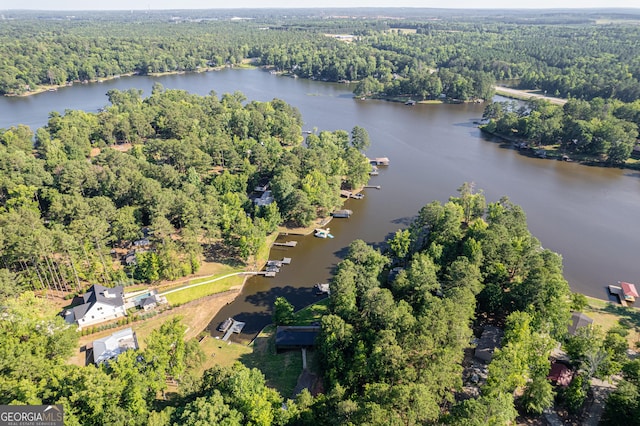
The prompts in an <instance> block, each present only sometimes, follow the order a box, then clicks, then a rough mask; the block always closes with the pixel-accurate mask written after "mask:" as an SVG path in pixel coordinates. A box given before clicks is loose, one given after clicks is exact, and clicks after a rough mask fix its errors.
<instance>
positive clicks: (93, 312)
mask: <svg viewBox="0 0 640 426" xmlns="http://www.w3.org/2000/svg"><path fill="white" fill-rule="evenodd" d="M125 315H127V310H126V309H125V306H124V287H122V286H118V287H113V288H108V287H104V286H101V285H99V284H94V285H92V286H91V288H89V291H87V292H86V293H85V294H84V295H82V298H81V300H80V304H78V305H76V306H73V307H72V308H69V309H67V310H66V311H65V312H64V318H65V320H66V321H67V322H68V323H69V324H73V323H77V324H78V327H79V328H82V327H87V326H89V325H94V324H99V323H101V322H105V321H108V320H112V319H116V318H119V317H123V316H125Z"/></svg>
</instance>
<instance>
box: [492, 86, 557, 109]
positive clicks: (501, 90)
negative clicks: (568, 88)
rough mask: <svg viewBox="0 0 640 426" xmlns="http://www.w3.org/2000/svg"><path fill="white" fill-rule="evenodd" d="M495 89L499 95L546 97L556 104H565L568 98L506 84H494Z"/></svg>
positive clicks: (519, 97)
mask: <svg viewBox="0 0 640 426" xmlns="http://www.w3.org/2000/svg"><path fill="white" fill-rule="evenodd" d="M494 89H496V93H497V94H498V95H502V96H507V97H509V95H512V96H513V97H515V98H516V99H527V98H537V99H546V100H548V101H549V102H551V103H552V104H556V105H564V104H566V103H567V100H566V99H562V98H554V97H552V96H545V95H541V94H539V93H534V92H532V91H529V90H518V89H512V88H510V87H504V86H494Z"/></svg>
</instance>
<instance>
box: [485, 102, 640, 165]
mask: <svg viewBox="0 0 640 426" xmlns="http://www.w3.org/2000/svg"><path fill="white" fill-rule="evenodd" d="M483 118H484V119H485V120H488V123H487V124H485V125H483V126H482V127H481V128H482V129H483V130H484V131H487V132H489V133H492V134H498V135H501V136H505V137H507V138H508V139H509V140H512V141H515V142H517V143H518V144H519V145H520V146H521V147H529V148H536V147H540V146H548V145H552V146H555V147H557V152H559V153H561V155H564V156H565V158H566V159H570V156H575V157H576V158H585V159H588V160H589V161H597V162H602V163H604V164H609V165H620V164H622V163H624V162H625V161H626V160H627V159H628V158H629V157H630V156H631V154H632V152H633V149H634V147H635V146H636V144H637V139H638V126H640V100H636V101H634V102H633V103H623V102H621V101H618V100H608V101H605V100H604V99H602V98H595V99H592V100H591V101H585V100H579V99H570V100H569V101H568V102H567V103H566V104H564V105H563V106H559V105H552V104H550V103H549V102H547V101H544V100H533V101H529V102H526V103H525V105H522V104H518V103H516V102H494V103H491V104H490V105H488V106H487V107H486V108H485V112H484V115H483ZM544 155H546V152H544Z"/></svg>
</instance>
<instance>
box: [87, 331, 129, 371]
mask: <svg viewBox="0 0 640 426" xmlns="http://www.w3.org/2000/svg"><path fill="white" fill-rule="evenodd" d="M129 349H138V339H137V338H136V333H134V332H133V330H132V329H131V328H125V329H124V330H120V331H117V332H115V333H113V334H112V335H110V336H107V337H103V338H102V339H98V340H94V341H93V362H95V363H96V364H100V363H101V362H104V361H106V360H109V359H112V358H116V357H117V356H118V355H120V354H121V353H122V352H124V351H127V350H129Z"/></svg>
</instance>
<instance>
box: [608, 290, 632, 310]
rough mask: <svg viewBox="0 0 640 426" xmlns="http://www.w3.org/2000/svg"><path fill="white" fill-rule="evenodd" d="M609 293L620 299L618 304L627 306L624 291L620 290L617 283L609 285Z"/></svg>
mask: <svg viewBox="0 0 640 426" xmlns="http://www.w3.org/2000/svg"><path fill="white" fill-rule="evenodd" d="M609 293H611V294H613V295H614V296H618V300H619V301H620V304H621V305H622V306H624V307H627V306H628V304H627V301H626V300H625V299H624V293H623V292H622V287H618V286H617V285H610V286H609Z"/></svg>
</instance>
